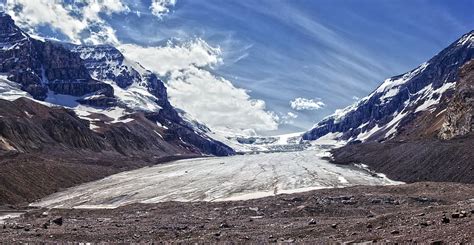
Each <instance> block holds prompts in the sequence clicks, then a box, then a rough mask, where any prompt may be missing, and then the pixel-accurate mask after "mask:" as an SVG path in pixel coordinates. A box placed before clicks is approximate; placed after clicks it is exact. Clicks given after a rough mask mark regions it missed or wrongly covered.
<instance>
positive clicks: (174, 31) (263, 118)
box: [4, 0, 474, 134]
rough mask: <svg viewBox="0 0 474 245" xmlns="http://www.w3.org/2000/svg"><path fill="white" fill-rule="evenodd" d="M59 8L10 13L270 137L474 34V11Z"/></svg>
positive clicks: (383, 6)
mask: <svg viewBox="0 0 474 245" xmlns="http://www.w3.org/2000/svg"><path fill="white" fill-rule="evenodd" d="M47 2H48V1H46V2H45V1H41V0H37V1H30V0H28V1H27V0H17V1H9V2H4V3H6V6H7V9H8V11H9V13H11V14H12V15H14V18H15V20H16V21H17V22H18V21H20V22H21V23H20V25H22V26H23V27H24V28H27V29H29V30H30V32H32V33H36V34H38V35H40V36H48V37H54V38H57V39H60V40H69V41H75V42H85V43H104V42H105V43H112V44H114V45H116V46H118V47H121V49H122V50H123V51H124V53H125V54H126V55H128V56H130V57H131V58H133V59H134V60H137V61H138V62H140V63H142V64H143V65H144V66H145V67H147V68H148V69H150V70H154V71H156V72H157V73H159V74H160V75H161V76H162V77H163V79H164V80H165V82H167V83H168V86H169V89H170V97H171V101H172V103H173V104H175V105H176V106H177V107H180V108H183V109H185V110H186V111H188V112H189V113H190V114H191V115H192V116H193V117H196V118H198V119H199V120H201V121H203V122H205V123H207V124H209V125H210V126H211V127H213V128H219V129H223V130H225V129H230V130H235V131H236V132H237V131H239V130H243V131H245V130H246V127H247V128H248V129H249V130H250V131H257V132H258V133H262V134H275V133H286V132H294V131H303V130H306V129H308V128H310V127H311V126H312V125H313V124H314V123H316V122H317V121H319V120H321V119H322V118H323V117H325V116H327V115H329V114H331V113H332V112H334V110H336V109H338V108H342V107H345V106H348V105H349V104H351V103H353V102H355V100H356V99H357V98H361V97H364V96H366V95H367V94H369V93H370V92H371V91H372V90H374V89H375V88H376V87H377V85H378V84H380V83H381V82H382V81H383V80H384V79H385V78H387V77H390V76H394V75H398V74H400V73H404V72H406V71H408V70H411V69H413V68H415V67H416V66H417V65H419V64H421V63H422V62H424V61H426V60H428V59H429V58H431V57H432V56H433V55H435V54H436V53H437V52H439V51H440V50H442V49H443V48H445V47H446V46H448V45H449V44H450V43H451V42H453V41H454V40H456V39H457V38H459V37H460V36H461V35H462V34H464V33H466V32H468V31H470V30H472V29H474V15H472V9H474V1H472V0H459V1H442V0H436V1H435V0H429V1H428V0H410V1H408V0H387V1H379V0H357V1H356V0H352V1H351V0H344V1H343V0H317V1H311V0H292V1H290V0H240V1H235V0H199V1H197V0H154V1H145V0H144V1H125V0H122V1H111V2H108V1H105V2H104V1H92V0H85V1H82V3H83V4H79V5H78V4H75V5H74V4H70V3H72V1H69V3H68V2H66V3H61V1H56V2H57V3H54V4H52V3H51V1H49V3H47ZM75 2H76V3H77V1H75ZM112 3H113V4H112ZM94 4H95V8H87V7H88V6H93V5H94ZM153 4H154V5H153ZM18 5H20V6H22V8H18ZM28 5H30V10H28ZM25 6H26V7H25ZM61 8H62V9H61ZM36 9H42V11H43V12H48V10H49V11H53V12H54V13H55V14H56V15H57V16H56V19H60V20H62V19H67V21H58V20H56V19H55V18H51V17H50V16H45V15H42V14H41V13H39V12H36V11H37V10H36ZM53 12H52V13H53ZM65 16H66V17H65ZM25 19H27V20H25ZM71 25H72V26H74V25H77V26H81V28H82V29H81V28H76V29H71V27H70V26H71ZM86 26H87V27H86ZM184 70H185V71H184ZM243 89H244V90H243ZM183 91H184V92H183ZM291 102H293V103H291Z"/></svg>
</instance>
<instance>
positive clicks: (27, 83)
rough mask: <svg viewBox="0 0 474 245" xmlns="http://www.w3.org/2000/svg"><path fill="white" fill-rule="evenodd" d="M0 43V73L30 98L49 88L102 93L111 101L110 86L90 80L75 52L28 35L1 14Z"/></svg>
mask: <svg viewBox="0 0 474 245" xmlns="http://www.w3.org/2000/svg"><path fill="white" fill-rule="evenodd" d="M0 43H1V44H2V46H3V47H2V50H0V72H2V73H6V74H8V79H9V80H11V81H14V82H17V83H19V84H21V86H22V90H24V91H26V92H28V93H29V94H31V95H32V96H33V98H35V99H39V100H44V99H46V97H47V95H48V92H49V91H51V92H53V93H58V94H66V95H72V96H83V95H86V94H95V95H102V96H104V97H109V102H110V103H113V89H112V87H111V86H110V85H107V84H105V83H102V82H100V81H97V80H94V79H92V78H91V77H90V76H89V74H88V72H87V69H86V68H85V67H84V65H83V63H82V60H81V59H80V57H79V56H78V55H75V54H74V53H71V52H69V51H68V50H66V49H65V48H63V47H62V46H60V45H57V44H55V43H53V42H49V41H45V42H43V41H40V40H36V39H33V38H31V37H30V36H29V35H28V34H26V33H25V32H23V31H22V30H20V29H19V28H18V27H17V26H16V25H15V23H14V22H13V20H12V19H11V17H10V16H8V15H5V14H1V15H0Z"/></svg>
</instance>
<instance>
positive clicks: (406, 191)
mask: <svg viewBox="0 0 474 245" xmlns="http://www.w3.org/2000/svg"><path fill="white" fill-rule="evenodd" d="M0 241H2V242H4V243H11V242H158V241H162V242H184V243H195V242H198V243H204V242H212V243H225V242H229V241H230V242H236V243H249V242H253V243H299V242H316V243H323V242H324V243H327V242H427V243H443V242H446V243H455V242H456V243H459V242H464V243H469V242H471V243H472V242H474V185H471V184H457V183H432V182H421V183H415V184H408V185H399V186H355V187H347V188H340V189H324V190H316V191H311V192H305V193H297V194H283V195H277V196H272V197H266V198H261V199H253V200H245V201H232V202H182V203H181V202H164V203H157V204H133V205H128V206H123V207H119V208H116V209H99V210H91V209H52V210H45V209H41V210H30V211H29V212H27V213H26V214H25V215H23V216H22V217H20V218H14V219H10V220H5V223H4V225H3V229H0Z"/></svg>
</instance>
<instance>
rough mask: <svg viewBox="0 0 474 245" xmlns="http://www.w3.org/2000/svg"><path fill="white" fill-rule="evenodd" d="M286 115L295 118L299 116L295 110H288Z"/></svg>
mask: <svg viewBox="0 0 474 245" xmlns="http://www.w3.org/2000/svg"><path fill="white" fill-rule="evenodd" d="M286 115H287V116H288V118H293V119H296V118H298V115H296V114H295V113H293V112H288V113H287V114H286Z"/></svg>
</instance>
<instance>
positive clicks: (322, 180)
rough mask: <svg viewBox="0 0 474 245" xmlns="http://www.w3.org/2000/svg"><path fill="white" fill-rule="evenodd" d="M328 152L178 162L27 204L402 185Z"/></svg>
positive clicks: (239, 196)
mask: <svg viewBox="0 0 474 245" xmlns="http://www.w3.org/2000/svg"><path fill="white" fill-rule="evenodd" d="M327 147H328V146H327V145H320V146H313V147H311V148H310V149H307V150H304V151H295V152H274V153H254V154H247V155H236V156H231V157H209V158H196V159H187V160H179V161H175V162H171V163H168V164H162V165H156V166H152V167H146V168H142V169H138V170H133V171H128V172H123V173H119V174H115V175H112V176H109V177H107V178H104V179H102V180H98V181H94V182H89V183H86V184H83V185H80V186H77V187H72V188H69V189H66V190H64V191H61V192H58V193H55V194H52V195H50V196H48V197H46V198H44V199H42V200H39V201H38V202H35V203H32V204H30V205H31V206H35V207H46V208H116V207H119V206H122V205H127V204H132V203H158V202H166V201H180V202H195V201H232V200H244V199H251V198H260V197H265V196H272V195H278V194H285V193H295V192H303V191H309V190H315V189H323V188H340V187H348V186H354V185H395V184H402V182H397V181H393V180H390V179H388V178H387V177H385V176H384V175H380V174H375V173H372V172H370V171H369V170H367V169H365V168H363V167H360V166H357V165H335V164H332V163H330V162H329V161H328V160H327V157H328V156H329V155H330V154H329V152H328V149H329V148H327Z"/></svg>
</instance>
